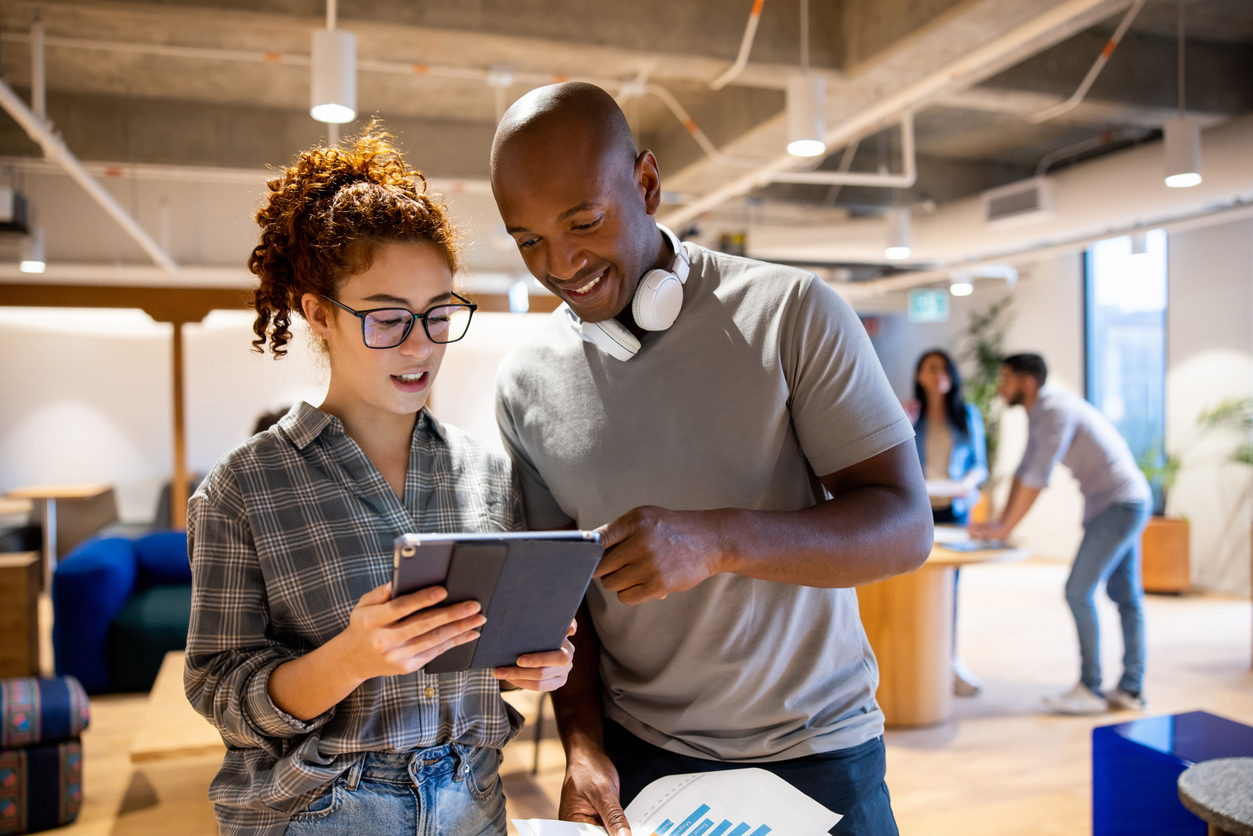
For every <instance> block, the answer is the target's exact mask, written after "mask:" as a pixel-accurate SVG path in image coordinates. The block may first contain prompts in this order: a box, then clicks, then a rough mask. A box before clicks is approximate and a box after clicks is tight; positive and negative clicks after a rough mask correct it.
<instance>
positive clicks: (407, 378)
mask: <svg viewBox="0 0 1253 836" xmlns="http://www.w3.org/2000/svg"><path fill="white" fill-rule="evenodd" d="M392 377H394V378H396V379H397V380H399V381H400V382H401V383H418V382H419V381H421V380H423V379H425V378H426V372H418V373H417V374H394V375H392Z"/></svg>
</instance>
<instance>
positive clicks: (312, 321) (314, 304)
mask: <svg viewBox="0 0 1253 836" xmlns="http://www.w3.org/2000/svg"><path fill="white" fill-rule="evenodd" d="M300 310H301V312H302V313H304V315H305V321H306V322H308V323H309V330H310V331H312V332H313V336H315V337H317V338H318V339H319V340H325V339H327V338H328V337H330V333H331V330H332V326H331V316H333V315H334V314H331V313H330V312H329V311H328V310H327V308H326V306H325V305H323V304H322V299H321V298H320V297H318V296H317V295H316V294H313V293H306V294H305V295H304V296H301V297H300Z"/></svg>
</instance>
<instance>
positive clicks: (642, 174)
mask: <svg viewBox="0 0 1253 836" xmlns="http://www.w3.org/2000/svg"><path fill="white" fill-rule="evenodd" d="M635 185H636V188H638V189H639V191H640V196H641V197H643V198H644V209H645V211H647V212H648V214H650V215H656V214H657V209H658V208H660V206H661V170H660V169H659V168H658V167H657V158H656V157H654V156H653V152H652V151H641V152H640V155H639V156H638V157H636V158H635Z"/></svg>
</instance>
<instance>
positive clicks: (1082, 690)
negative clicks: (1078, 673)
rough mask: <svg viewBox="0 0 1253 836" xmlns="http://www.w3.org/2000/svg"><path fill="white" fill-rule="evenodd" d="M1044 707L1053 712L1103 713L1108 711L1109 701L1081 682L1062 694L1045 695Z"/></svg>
mask: <svg viewBox="0 0 1253 836" xmlns="http://www.w3.org/2000/svg"><path fill="white" fill-rule="evenodd" d="M1044 707H1045V708H1047V709H1048V710H1049V711H1052V712H1053V713H1054V714H1072V715H1081V714H1104V713H1105V712H1107V711H1109V703H1107V702H1106V701H1105V698H1104V697H1102V696H1101V695H1100V694H1097V693H1095V692H1093V691H1092V690H1091V689H1090V688H1088V686H1086V685H1084V684H1083V683H1082V682H1080V683H1079V684H1078V685H1076V686H1075V687H1073V688H1071V689H1070V690H1069V691H1067V692H1066V693H1064V694H1059V695H1057V696H1056V697H1045V698H1044Z"/></svg>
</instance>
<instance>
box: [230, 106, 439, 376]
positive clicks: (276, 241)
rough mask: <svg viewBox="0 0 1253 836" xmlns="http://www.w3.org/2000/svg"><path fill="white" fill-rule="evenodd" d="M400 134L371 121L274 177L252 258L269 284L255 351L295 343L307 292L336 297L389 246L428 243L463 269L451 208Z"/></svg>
mask: <svg viewBox="0 0 1253 836" xmlns="http://www.w3.org/2000/svg"><path fill="white" fill-rule="evenodd" d="M392 139H393V137H392V136H391V135H390V134H388V133H386V132H385V131H383V130H382V128H381V126H380V125H379V123H378V122H377V121H372V122H371V123H370V125H369V126H368V127H367V128H366V130H365V132H364V133H363V134H362V135H361V136H360V137H359V138H357V139H356V140H354V141H352V143H351V147H349V148H314V149H312V150H309V151H305V152H303V153H302V154H300V156H298V157H297V158H296V160H295V162H294V163H293V164H292V165H290V166H288V167H287V168H285V169H284V170H283V173H282V174H280V175H279V176H278V177H275V178H273V179H272V180H270V181H269V182H268V183H267V185H268V186H269V189H270V194H269V197H268V198H267V200H266V203H265V205H264V206H263V207H262V208H261V209H260V211H258V212H257V224H258V225H259V226H260V227H261V242H260V243H259V244H257V246H256V247H254V248H253V250H252V255H251V256H249V258H248V269H249V270H250V271H252V272H253V273H254V274H256V276H257V278H258V279H260V285H259V286H258V287H257V290H256V293H255V296H254V301H253V307H254V308H255V309H256V311H257V319H256V322H255V323H253V328H252V329H253V331H254V332H255V333H256V335H257V338H256V339H254V340H253V341H252V345H253V348H254V349H255V350H256V351H258V352H264V351H265V346H266V342H267V341H268V342H269V347H270V351H271V352H273V354H274V356H275V357H280V356H282V355H283V354H285V353H286V351H287V343H288V342H290V341H291V336H292V335H291V316H292V313H293V312H296V313H301V306H300V300H301V298H302V297H303V296H304V294H306V293H313V294H316V295H318V296H333V295H334V294H335V291H336V289H337V288H338V285H339V283H341V282H342V281H343V280H344V279H346V278H348V277H349V276H352V275H355V274H357V273H360V272H362V271H364V270H367V269H369V267H370V263H371V261H372V259H373V257H374V253H375V252H376V251H377V248H378V246H379V245H381V244H386V243H390V242H393V241H407V242H414V243H417V242H425V243H429V244H432V245H433V246H435V247H436V248H437V249H438V250H439V251H440V253H441V254H442V255H443V256H444V259H445V260H446V261H447V262H448V269H449V270H451V271H452V272H454V273H455V272H456V271H457V268H458V266H459V259H460V249H459V244H458V238H457V231H456V229H455V228H454V227H453V224H452V220H451V219H450V218H449V216H448V209H447V207H445V206H444V205H443V204H442V203H439V202H437V201H436V200H432V199H431V197H430V196H428V195H427V194H426V178H425V177H424V176H423V175H422V172H420V171H416V170H414V169H411V168H409V167H408V166H407V165H405V161H404V157H403V155H402V154H401V152H400V151H399V150H398V149H397V148H396V147H395V145H393V144H392V142H391V140H392Z"/></svg>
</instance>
